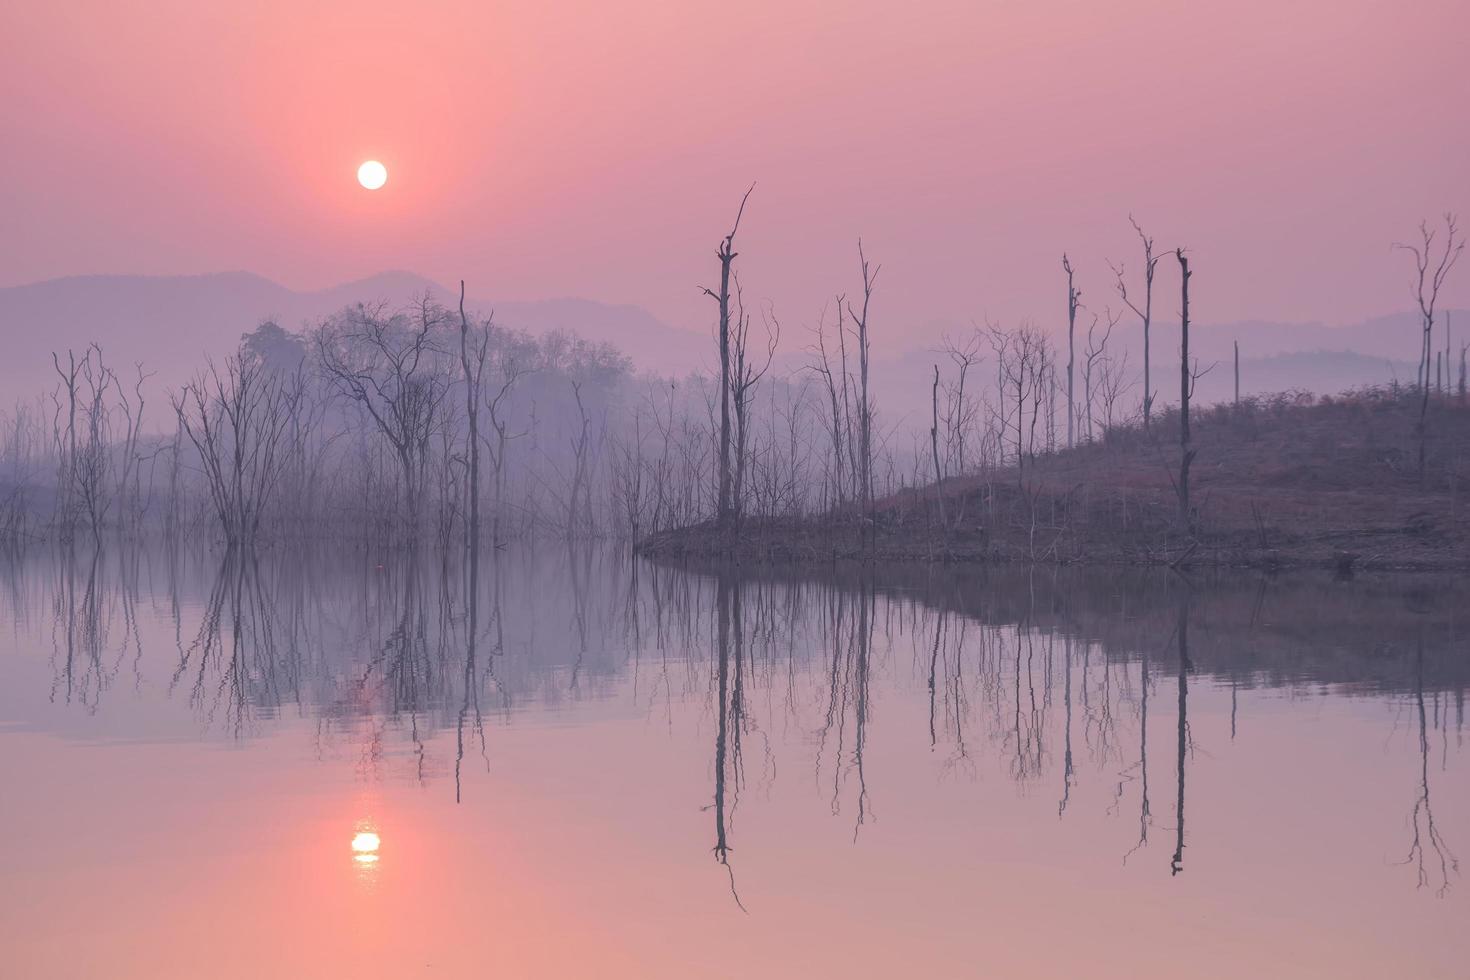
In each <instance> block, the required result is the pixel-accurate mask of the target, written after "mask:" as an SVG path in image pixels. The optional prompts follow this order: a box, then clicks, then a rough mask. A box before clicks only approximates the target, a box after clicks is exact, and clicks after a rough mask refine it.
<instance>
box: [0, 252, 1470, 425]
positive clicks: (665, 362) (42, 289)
mask: <svg viewBox="0 0 1470 980" xmlns="http://www.w3.org/2000/svg"><path fill="white" fill-rule="evenodd" d="M691 288H692V287H691ZM425 291H427V292H429V293H430V294H431V295H433V296H434V297H435V298H437V299H439V300H440V301H442V302H444V303H446V304H448V305H451V306H452V305H453V304H454V303H456V302H457V292H455V291H451V290H450V289H449V288H448V287H446V286H445V285H442V284H439V283H435V282H433V281H431V280H429V279H426V278H424V277H422V276H418V275H414V274H412V273H408V272H385V273H381V274H379V275H375V276H372V277H370V278H367V279H362V280H358V281H355V282H349V283H344V284H342V285H339V286H334V287H332V288H329V289H322V290H314V291H296V290H292V289H288V288H286V287H285V286H282V285H280V284H278V283H275V282H272V281H271V280H269V279H266V278H264V277H261V276H258V275H254V274H252V273H248V272H225V273H218V274H214V275H205V276H166V277H151V276H127V275H109V276H73V277H67V278H63V279H52V280H47V281H44V282H39V283H34V284H30V285H23V286H12V287H7V288H3V289H0V343H3V348H0V349H3V350H4V351H5V352H6V353H5V357H4V358H3V360H0V385H3V390H4V395H5V400H6V401H14V400H15V399H17V398H29V397H31V396H33V395H35V394H37V393H39V392H41V391H46V390H49V389H50V388H51V387H52V386H53V383H54V380H55V379H54V377H53V374H52V369H51V352H52V351H65V350H66V349H67V348H69V347H70V348H73V349H80V348H82V347H85V346H86V345H87V344H88V343H91V342H94V341H95V342H97V343H100V344H101V345H102V346H103V348H104V350H105V351H106V353H107V355H108V357H109V360H110V361H111V362H112V363H114V364H117V365H131V364H132V363H133V362H135V361H141V362H142V363H143V364H144V365H145V367H146V369H147V370H149V371H154V372H157V376H156V381H155V383H154V385H155V387H159V388H163V387H173V386H176V385H178V384H179V383H181V382H182V381H183V380H184V379H186V378H188V377H189V376H190V375H191V374H192V373H193V372H194V371H195V370H197V369H198V367H199V366H200V365H202V364H203V361H204V358H205V356H207V355H208V356H216V357H217V356H220V355H222V354H224V353H227V352H228V351H230V350H232V349H233V347H234V345H235V344H236V343H237V342H238V341H239V338H240V336H241V334H243V333H246V332H248V331H250V330H252V329H254V327H255V326H256V325H257V324H258V323H260V321H262V320H264V319H274V320H276V321H277V322H278V323H280V324H281V325H282V326H284V327H287V328H288V329H299V328H301V327H302V326H305V325H308V324H310V323H312V322H314V321H316V320H319V319H320V318H322V317H324V316H327V315H329V314H331V313H333V312H336V311H337V310H340V309H341V308H343V307H344V306H347V305H350V304H353V303H357V302H374V301H385V302H387V303H389V304H391V305H395V306H397V305H403V304H406V303H409V302H411V301H412V300H413V299H414V298H415V297H418V296H421V295H422V294H423V293H424V292H425ZM468 305H469V306H470V307H471V309H477V310H489V309H494V311H495V315H496V320H497V322H499V323H502V324H504V325H507V326H512V327H518V328H522V329H526V330H528V331H530V332H532V333H536V334H541V333H545V332H548V331H551V330H556V329H563V330H569V331H573V332H575V333H577V334H580V335H581V336H584V337H587V338H589V339H593V340H598V341H606V342H608V343H611V344H613V345H615V346H616V347H618V348H619V349H621V350H623V351H624V352H626V353H627V354H629V355H630V356H631V357H632V358H633V359H634V362H635V363H636V364H637V366H638V367H639V368H640V369H644V370H650V371H655V372H658V373H662V374H672V375H684V374H686V373H688V372H689V371H692V370H704V369H708V368H710V367H711V366H712V365H713V363H714V346H713V341H712V337H711V332H710V331H707V330H706V329H705V325H702V324H701V325H698V327H696V328H692V329H691V328H681V327H675V326H671V325H669V324H667V323H664V322H662V321H660V320H659V319H657V318H656V317H654V316H653V315H652V314H650V313H648V312H647V311H645V310H643V309H641V308H639V307H636V306H625V305H611V304H606V303H600V302H597V301H594V300H586V299H574V298H567V299H553V300H540V301H531V302H510V301H504V300H492V299H489V298H486V297H481V296H477V295H475V294H474V293H471V295H470V297H469V301H468ZM1156 306H1159V307H1160V312H1159V313H1158V314H1157V316H1156V320H1155V329H1154V337H1155V346H1154V371H1155V388H1156V389H1158V392H1159V398H1160V400H1161V401H1171V400H1173V399H1172V398H1171V395H1172V393H1173V391H1174V389H1175V388H1176V387H1177V369H1174V365H1173V358H1174V352H1175V349H1176V348H1175V344H1176V339H1175V337H1176V333H1177V325H1176V322H1175V318H1174V316H1173V314H1172V312H1169V311H1168V310H1167V302H1166V303H1164V304H1158V303H1156ZM880 309H881V308H880ZM1452 317H1453V319H1452V322H1453V323H1454V324H1455V328H1454V329H1455V338H1454V340H1453V341H1452V348H1453V351H1454V356H1453V358H1452V360H1453V361H1454V370H1455V372H1458V356H1459V354H1458V352H1459V348H1460V344H1461V342H1462V340H1461V339H1460V338H1461V336H1462V334H1461V331H1464V333H1463V336H1464V337H1470V314H1466V313H1463V312H1459V311H1456V312H1455V313H1454V314H1452ZM785 319H786V321H787V323H786V328H785V329H786V333H785V335H784V336H783V338H782V351H783V357H782V363H781V365H780V366H781V367H783V368H789V369H795V368H796V367H797V366H799V364H800V363H802V361H803V355H802V353H801V351H802V349H803V348H804V347H805V346H806V345H807V344H808V343H809V342H810V338H809V336H808V331H807V329H806V326H805V322H804V321H802V320H801V319H800V318H797V317H793V316H791V315H790V313H789V312H788V313H787V316H786V318H785ZM807 319H814V318H807ZM1058 321H1059V322H1060V317H1058ZM1088 321H1090V315H1088V316H1085V317H1083V318H1082V319H1081V320H1079V324H1078V334H1079V336H1078V349H1079V352H1080V351H1081V349H1082V347H1083V344H1084V342H1085V326H1086V323H1087V322H1088ZM1460 324H1463V326H1460ZM1048 326H1050V327H1051V329H1052V335H1053V337H1058V338H1061V339H1062V342H1063V344H1064V343H1065V337H1064V328H1063V327H1058V326H1053V325H1050V324H1048ZM969 329H970V325H969V324H967V323H955V324H944V323H930V324H927V325H925V326H923V327H920V328H910V327H907V326H905V325H904V323H903V320H902V317H901V314H898V313H894V312H891V311H884V312H883V313H882V320H881V322H878V325H877V326H876V327H875V333H876V336H875V340H874V345H875V358H874V359H875V365H874V379H875V384H877V385H878V386H879V389H880V392H881V393H882V394H883V397H884V402H883V404H884V409H885V414H887V416H888V418H889V419H890V420H893V421H896V420H897V419H898V418H900V417H903V416H906V415H913V414H915V413H919V414H923V411H924V410H925V406H927V404H928V384H929V380H930V377H931V374H932V365H933V364H934V363H935V362H936V361H938V362H939V363H940V365H941V368H947V367H948V364H947V358H946V357H945V356H944V355H943V354H936V353H935V351H936V349H937V348H938V347H939V346H940V338H941V337H942V336H943V335H944V334H946V333H949V334H951V335H959V334H962V333H964V332H965V331H967V330H969ZM756 330H757V332H758V331H759V328H758V327H757V328H756ZM1416 330H1417V326H1416V320H1415V317H1414V316H1413V315H1412V314H1411V313H1408V312H1404V313H1399V314H1394V315H1390V316H1382V317H1376V318H1373V319H1369V320H1364V321H1362V322H1360V323H1356V324H1351V325H1345V326H1329V325H1326V324H1321V323H1305V324H1283V323H1269V322H1246V323H1230V324H1210V323H1209V322H1208V321H1204V322H1203V323H1202V324H1201V325H1200V326H1199V327H1198V329H1197V330H1196V331H1194V333H1193V344H1192V346H1193V348H1194V350H1195V351H1197V352H1198V356H1199V358H1200V361H1201V364H1202V365H1203V366H1208V365H1209V364H1211V363H1212V362H1218V365H1219V366H1218V367H1217V368H1216V369H1215V370H1214V371H1212V372H1210V374H1208V375H1206V376H1205V378H1204V379H1203V380H1202V381H1201V383H1200V394H1201V395H1202V396H1203V397H1204V398H1205V400H1214V399H1218V398H1224V397H1228V395H1229V392H1230V389H1231V385H1232V378H1231V373H1232V372H1231V367H1230V362H1231V358H1232V349H1231V345H1232V343H1234V342H1236V341H1238V342H1239V343H1240V346H1241V357H1242V390H1243V392H1245V393H1253V392H1266V391H1280V390H1285V389H1288V388H1298V389H1303V390H1309V391H1314V392H1318V393H1324V392H1333V391H1338V390H1342V389H1344V388H1347V387H1352V386H1356V385H1362V384H1368V383H1380V382H1387V381H1390V380H1392V379H1393V378H1395V377H1397V378H1400V379H1405V378H1412V376H1413V371H1414V368H1413V362H1412V357H1413V356H1414V354H1415V350H1416ZM1139 333H1140V331H1139V327H1138V324H1137V321H1136V320H1134V319H1133V318H1131V317H1125V318H1124V319H1123V320H1121V321H1120V322H1119V324H1118V327H1117V328H1116V329H1115V331H1114V334H1113V339H1112V341H1111V345H1112V346H1111V347H1110V350H1111V351H1113V352H1114V353H1117V352H1120V350H1121V349H1127V350H1128V352H1129V363H1130V365H1132V367H1133V368H1134V370H1141V366H1142V359H1141V346H1140V342H1139V336H1138V335H1139ZM1436 333H1437V335H1438V339H1437V341H1436V344H1435V346H1436V348H1438V349H1443V346H1444V341H1443V333H1442V332H1441V330H1440V329H1437V330H1436ZM1079 356H1080V353H1079ZM1171 369H1173V370H1171ZM981 370H982V371H983V368H982V369H981ZM1454 376H1456V377H1457V374H1455V375H1454ZM982 377H986V378H988V375H982ZM160 394H161V392H160Z"/></svg>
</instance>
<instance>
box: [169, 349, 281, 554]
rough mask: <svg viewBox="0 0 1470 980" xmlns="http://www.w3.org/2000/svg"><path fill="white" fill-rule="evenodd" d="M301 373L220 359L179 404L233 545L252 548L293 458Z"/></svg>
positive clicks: (243, 359) (234, 357)
mask: <svg viewBox="0 0 1470 980" xmlns="http://www.w3.org/2000/svg"><path fill="white" fill-rule="evenodd" d="M302 388H303V383H302V375H301V373H300V372H299V371H298V372H297V373H296V374H295V375H292V376H289V377H282V376H279V375H275V374H271V373H269V372H268V371H267V370H266V368H265V366H264V365H263V364H262V363H261V362H260V361H259V360H258V359H256V358H252V357H249V356H247V355H246V354H245V353H244V352H243V351H237V352H236V353H234V354H231V355H230V356H229V357H228V358H226V360H225V370H224V373H223V374H221V373H220V371H219V369H218V367H217V366H216V365H215V364H213V363H212V362H211V363H210V364H209V366H208V367H207V368H206V369H205V370H204V371H202V372H201V373H200V374H199V375H198V376H197V377H196V378H195V379H194V381H192V382H190V383H189V384H187V385H185V386H184V389H183V391H181V392H180V393H179V394H178V396H176V397H175V398H174V399H173V408H174V413H175V415H176V416H177V417H178V421H179V428H180V429H182V430H183V432H184V434H185V435H187V436H188V438H189V441H190V442H191V443H193V445H194V449H195V451H196V452H197V453H198V455H199V461H200V465H201V467H202V468H203V471H204V477H205V483H206V485H207V486H208V488H209V496H210V499H211V501H212V502H213V504H214V509H215V514H216V516H217V517H218V519H219V523H220V528H221V530H222V531H223V532H224V535H225V542H226V544H227V545H229V546H230V548H232V549H233V548H235V547H240V546H248V545H249V544H251V543H253V542H254V541H255V539H256V537H257V535H258V534H259V533H260V525H261V518H262V516H263V515H264V514H265V511H266V507H267V506H268V504H269V503H270V499H271V495H272V494H273V493H274V492H275V489H276V486H277V483H278V482H279V479H280V475H281V472H282V469H283V467H284V465H285V462H286V459H287V453H286V447H285V440H286V434H287V432H288V430H289V426H290V419H291V415H292V414H293V412H294V410H295V405H296V403H297V402H299V401H300V399H301V393H302Z"/></svg>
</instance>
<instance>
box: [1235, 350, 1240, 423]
mask: <svg viewBox="0 0 1470 980" xmlns="http://www.w3.org/2000/svg"><path fill="white" fill-rule="evenodd" d="M1235 407H1236V408H1239V407H1240V341H1238V340H1237V341H1235Z"/></svg>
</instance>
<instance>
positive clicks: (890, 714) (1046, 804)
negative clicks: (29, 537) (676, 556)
mask: <svg viewBox="0 0 1470 980" xmlns="http://www.w3.org/2000/svg"><path fill="white" fill-rule="evenodd" d="M1467 600H1470V588H1467V585H1466V583H1465V581H1464V580H1463V579H1462V578H1455V577H1448V576H1446V577H1433V576H1406V577H1393V576H1389V575H1374V576H1366V575H1365V576H1359V577H1358V578H1356V579H1336V578H1333V577H1330V576H1327V575H1322V576H1308V575H1302V576H1280V577H1274V578H1272V577H1263V576H1260V575H1244V574H1228V573H1221V572H1213V573H1203V572H1201V573H1195V574H1191V575H1189V576H1188V577H1186V576H1182V575H1178V574H1173V573H1167V572H1157V571H1149V572H1144V571H1134V570H1118V569H1105V570H1099V569H1093V570H1079V569H1063V570H1057V569H1052V568H1045V569H1026V568H1002V569H981V568H973V567H968V568H953V567H939V566H933V567H930V566H920V565H899V566H873V567H867V568H859V567H856V566H852V567H843V568H840V569H834V568H832V567H825V566H823V567H811V568H791V569H753V568H744V569H741V568H730V567H713V566H711V567H705V568H695V567H665V566H660V565H656V564H652V563H650V562H647V561H645V560H642V559H635V558H632V557H630V556H629V555H628V554H627V553H626V552H623V551H619V550H617V549H613V548H584V547H567V546H566V545H546V546H539V547H536V548H532V547H529V546H517V547H512V548H510V549H508V550H506V551H504V552H501V553H498V554H494V555H490V556H487V557H485V559H484V560H483V561H482V562H480V563H479V565H478V566H477V567H476V568H474V569H473V570H471V571H466V570H465V569H464V568H463V567H461V562H459V560H458V559H455V560H454V561H452V562H446V561H445V560H443V559H442V558H440V557H438V556H432V555H425V556H410V555H404V554H382V555H379V554H370V553H363V552H352V551H340V552H300V553H298V552H266V553H262V554H260V555H259V556H256V557H253V558H249V559H245V558H241V557H239V556H225V555H221V554H219V553H206V552H203V551H189V550H183V551H179V550H169V549H165V548H161V547H137V548H128V547H121V546H116V545H111V546H108V547H107V548H105V549H104V550H103V551H102V553H101V554H95V553H93V552H92V551H91V550H90V549H80V548H79V549H78V550H77V551H75V552H73V553H71V554H66V553H63V552H61V551H58V550H56V549H46V548H36V549H32V550H30V551H28V552H26V553H24V554H12V555H9V556H5V557H3V558H0V623H3V625H4V626H5V633H4V638H3V639H0V793H3V796H0V800H3V802H0V842H3V844H0V975H3V976H6V977H17V978H53V977H78V978H81V977H88V978H90V977H124V978H134V977H137V978H142V977H148V978H154V977H216V978H232V977H242V978H243V977H251V978H256V977H297V976H299V977H327V976H352V977H380V976H381V977H389V976H392V977H400V976H443V977H460V976H477V977H478V976H488V975H494V976H506V977H580V976H596V977H757V978H766V977H771V978H774V977H826V976H835V977H844V978H854V977H893V976H909V977H974V976H995V977H1065V976H1088V977H1180V976H1190V977H1239V976H1272V977H1384V976H1404V977H1425V978H1429V977H1446V978H1448V977H1455V978H1463V977H1465V976H1470V930H1467V929H1466V923H1467V922H1470V883H1467V882H1466V881H1465V880H1464V877H1463V868H1462V867H1461V865H1460V864H1459V863H1458V862H1457V858H1456V856H1455V855H1456V854H1470V773H1467V765H1466V763H1467V757H1466V751H1465V695H1466V690H1467V688H1470V647H1467V641H1470V602H1467Z"/></svg>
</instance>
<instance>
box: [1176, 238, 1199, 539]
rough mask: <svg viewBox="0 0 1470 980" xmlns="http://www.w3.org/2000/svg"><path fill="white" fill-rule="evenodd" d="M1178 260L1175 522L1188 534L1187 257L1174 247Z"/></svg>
mask: <svg viewBox="0 0 1470 980" xmlns="http://www.w3.org/2000/svg"><path fill="white" fill-rule="evenodd" d="M1174 255H1175V257H1176V258H1177V259H1178V260H1179V275H1180V287H1179V289H1180V312H1179V526H1180V529H1181V530H1182V531H1183V532H1184V533H1185V534H1189V533H1190V532H1191V530H1192V527H1193V521H1192V520H1191V519H1190V510H1189V467H1190V464H1191V463H1193V462H1194V454H1195V450H1194V446H1193V443H1192V441H1191V439H1190V433H1189V399H1190V396H1191V395H1192V394H1193V392H1192V391H1191V389H1192V388H1193V385H1192V384H1191V381H1192V380H1193V377H1192V374H1191V372H1190V369H1189V277H1190V276H1191V275H1192V274H1193V273H1191V272H1190V271H1189V259H1187V258H1185V256H1184V249H1182V248H1178V249H1175V250H1174Z"/></svg>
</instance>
